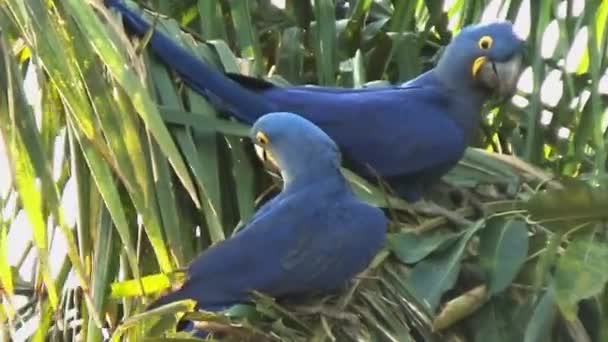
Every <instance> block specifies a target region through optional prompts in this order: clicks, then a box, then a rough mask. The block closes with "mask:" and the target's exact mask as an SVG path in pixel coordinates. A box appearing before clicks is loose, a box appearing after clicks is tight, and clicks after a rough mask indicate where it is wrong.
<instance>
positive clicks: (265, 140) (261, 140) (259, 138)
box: [255, 132, 269, 145]
mask: <svg viewBox="0 0 608 342" xmlns="http://www.w3.org/2000/svg"><path fill="white" fill-rule="evenodd" d="M255 138H256V139H257V141H258V143H260V145H266V144H268V141H269V140H268V137H267V136H266V134H264V133H262V132H258V133H257V134H256V135H255Z"/></svg>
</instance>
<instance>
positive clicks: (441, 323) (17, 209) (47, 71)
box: [0, 0, 608, 341]
mask: <svg viewBox="0 0 608 342" xmlns="http://www.w3.org/2000/svg"><path fill="white" fill-rule="evenodd" d="M276 3H277V2H271V1H269V0H238V1H237V0H231V1H228V0H225V1H224V0H198V1H195V0H187V1H165V0H155V1H148V2H146V3H143V4H144V5H146V7H148V8H149V9H151V10H152V11H147V12H146V13H147V14H146V16H147V17H148V18H150V19H151V20H154V22H155V25H156V27H157V29H160V30H162V31H164V32H165V33H167V34H169V35H170V36H171V37H172V38H174V39H175V41H176V42H178V43H179V44H182V45H183V46H184V47H185V48H187V49H189V50H190V51H191V52H192V53H194V54H196V55H197V56H199V57H200V58H202V59H204V60H205V61H207V62H208V63H210V64H212V65H214V66H215V67H217V68H219V69H223V70H226V71H240V72H243V73H246V74H251V75H256V76H259V77H266V78H268V79H270V80H271V81H273V82H276V83H279V84H287V83H292V84H303V83H313V84H323V85H339V86H345V87H362V86H377V85H382V84H384V83H386V82H391V83H399V82H404V81H406V80H408V79H411V78H412V77H414V76H416V75H418V74H420V73H421V72H423V71H424V70H427V69H428V68H430V67H432V65H433V63H434V61H436V59H437V58H438V56H439V55H440V54H441V51H442V49H441V48H442V46H444V45H445V44H447V43H448V42H449V41H450V39H451V37H452V36H453V35H454V34H457V33H458V31H459V30H460V29H461V28H462V27H463V26H465V25H468V24H471V23H477V22H480V21H481V20H490V19H497V18H501V19H505V18H506V19H509V20H511V21H515V23H516V26H517V28H518V30H519V32H521V33H522V34H523V35H525V36H527V40H528V51H527V56H526V59H527V66H528V68H527V70H526V71H524V73H523V75H522V80H521V82H520V90H519V92H518V94H517V95H516V97H515V98H514V99H513V101H510V102H508V103H498V104H497V103H493V104H490V105H488V106H487V108H486V111H485V114H484V120H483V123H482V125H481V127H480V130H479V135H478V139H477V141H476V144H475V145H476V147H477V148H476V149H470V150H469V151H467V154H466V156H465V158H464V159H463V161H462V162H461V163H460V164H459V166H458V167H456V168H455V169H454V170H453V171H452V172H451V173H450V174H449V175H448V176H446V177H445V180H446V182H447V183H450V184H451V185H453V186H457V187H459V188H461V189H465V190H467V191H470V192H471V193H472V194H473V195H474V196H475V198H476V199H477V200H476V201H479V202H481V203H483V206H484V208H485V210H484V211H483V212H480V211H479V210H474V208H473V206H472V204H471V202H470V201H463V200H461V199H459V198H455V197H457V196H449V195H446V192H445V191H439V190H438V191H436V192H434V193H433V194H432V196H431V199H432V200H433V201H434V202H436V203H439V204H440V205H441V206H443V207H445V208H447V209H448V210H449V211H450V212H451V213H452V214H455V215H459V216H462V217H464V218H465V219H464V220H459V221H458V223H455V222H454V220H448V219H446V217H444V216H437V215H436V214H432V212H431V210H430V209H429V208H430V205H429V203H430V202H422V203H418V204H416V205H414V206H412V205H408V204H407V203H404V202H403V201H401V200H399V199H397V198H394V197H392V196H391V195H390V191H388V190H386V189H383V188H382V187H378V186H374V185H371V184H368V183H367V182H365V181H363V180H361V179H360V178H358V177H357V176H356V175H354V174H352V173H350V172H348V170H345V172H346V173H347V175H348V178H349V179H350V180H351V181H352V184H353V187H354V188H355V189H356V191H357V192H358V193H359V194H360V195H361V196H362V198H364V199H365V200H367V201H369V202H371V203H374V204H376V205H379V206H382V207H384V208H386V211H387V214H388V215H389V216H390V217H391V219H392V226H391V233H390V237H389V241H388V244H387V246H386V248H385V250H383V251H382V252H381V253H380V254H379V255H378V257H377V258H376V260H375V261H374V263H373V264H372V265H371V266H370V268H369V269H368V270H367V271H366V272H365V274H364V275H363V276H361V277H360V278H359V279H358V280H357V281H356V282H355V284H354V285H353V286H352V287H351V288H350V289H346V290H345V291H344V292H343V293H339V294H334V295H330V296H328V297H324V298H320V299H319V298H314V299H311V301H310V303H308V305H306V306H289V305H287V306H280V305H278V304H277V303H275V302H274V301H272V300H271V299H270V298H266V297H264V296H263V295H260V296H259V298H258V299H257V300H256V304H255V305H252V306H237V307H235V308H233V309H232V310H231V316H230V317H229V318H228V317H224V316H215V315H204V314H198V315H195V314H192V313H190V314H189V315H190V317H191V318H195V319H206V320H212V321H215V323H216V324H217V325H219V326H228V327H230V326H233V325H234V324H236V323H239V324H240V326H241V328H238V329H237V328H234V327H233V328H232V329H230V334H229V335H230V336H232V335H235V336H236V337H235V338H236V339H237V340H243V339H245V338H246V337H248V336H251V335H254V334H257V335H256V338H258V339H262V338H264V339H270V340H284V341H310V340H312V341H351V340H352V341H354V340H358V341H361V340H363V341H368V340H369V341H414V340H415V339H418V340H428V341H432V340H437V341H608V314H607V312H606V311H607V310H608V293H607V290H606V286H605V285H606V281H607V280H608V244H607V243H606V241H607V239H608V234H607V230H606V219H607V216H608V192H607V190H606V187H605V186H606V183H607V181H608V179H607V178H606V157H607V154H606V139H607V136H606V126H607V125H608V118H607V114H606V113H607V111H606V108H607V103H606V101H607V98H606V93H608V78H607V76H606V57H607V54H606V46H607V42H608V38H607V36H608V34H607V33H606V30H605V28H606V18H607V16H608V1H605V0H589V1H574V0H567V1H557V0H555V1H552V0H531V1H527V0H511V1H509V0H503V1H500V0H492V1H484V0H470V1H469V0H467V1H465V0H453V1H422V0H392V1H391V0H350V1H343V0H312V1H300V0H286V1H285V2H284V6H280V7H277V6H275V4H276ZM130 4H131V5H133V6H136V5H135V4H134V3H130ZM157 14H160V15H157ZM0 28H1V30H2V31H1V33H0V132H1V134H0V135H1V136H2V141H3V144H2V145H3V146H4V151H5V156H6V160H5V161H4V164H5V166H6V169H8V170H10V172H8V173H7V172H5V173H4V174H3V173H2V170H0V175H4V176H3V178H4V179H2V182H3V184H4V185H5V186H4V187H3V189H0V207H1V209H2V210H0V283H1V284H2V291H1V294H2V304H3V305H2V307H1V308H0V320H1V321H2V325H1V326H0V335H1V336H2V337H3V339H9V338H12V339H14V340H24V339H31V340H33V341H45V340H51V341H71V340H82V341H99V340H102V339H104V338H110V337H111V338H112V339H114V340H119V339H123V338H124V339H127V340H131V341H139V340H145V339H147V340H149V341H158V340H159V339H160V338H161V337H163V338H165V339H168V340H171V339H173V340H187V337H185V336H184V335H183V334H176V333H175V330H174V329H175V322H176V319H177V318H178V317H181V315H182V314H183V312H187V311H190V310H191V308H192V303H190V302H188V301H186V302H182V303H177V304H174V305H171V306H169V307H165V308H162V309H158V310H156V311H154V312H150V313H142V311H143V307H144V305H145V303H146V302H149V300H150V299H151V298H153V296H155V295H156V294H154V293H155V292H158V291H161V290H163V289H165V288H166V287H168V286H169V285H170V284H171V283H174V282H179V278H180V273H179V272H173V271H176V270H178V269H179V268H182V267H184V265H186V264H187V262H188V261H189V260H191V259H192V258H193V257H194V256H196V254H197V253H198V252H199V251H201V250H202V249H204V248H206V247H207V246H209V245H210V244H212V243H214V242H217V241H220V240H222V239H224V238H227V237H229V236H230V235H231V234H232V233H233V232H234V231H235V230H236V229H238V227H240V225H241V224H242V223H244V222H246V221H247V219H248V218H249V217H250V216H251V215H252V213H253V212H254V210H255V207H256V206H257V205H258V204H259V202H261V201H264V200H265V199H267V198H268V196H271V195H272V193H273V192H276V191H277V180H276V179H273V178H272V177H270V176H269V175H268V174H267V173H265V172H264V171H263V168H262V166H261V164H260V163H259V162H258V161H257V160H256V159H255V157H254V156H253V153H252V150H251V146H250V144H249V143H248V142H247V140H246V139H244V138H243V137H244V136H245V135H246V133H247V127H246V126H244V125H242V124H240V123H237V122H236V121H234V120H231V119H229V118H228V117H227V116H226V115H224V114H223V113H218V112H216V111H215V110H214V108H213V107H211V106H210V105H209V104H208V103H207V102H206V101H205V99H204V98H203V97H201V96H199V95H198V94H196V93H194V92H193V91H192V90H190V89H188V88H187V87H186V86H184V85H183V84H182V83H181V82H180V80H179V79H177V78H176V77H175V76H174V74H173V73H172V72H171V70H167V69H166V68H165V67H164V66H163V65H162V64H160V63H159V62H158V61H157V60H156V58H155V57H154V56H153V55H152V54H150V53H148V52H147V51H146V50H145V43H146V41H145V39H144V40H142V41H132V40H130V39H129V38H128V37H127V36H126V35H125V34H124V32H123V29H122V26H121V25H120V22H119V20H118V18H117V17H116V16H115V15H114V14H112V13H110V12H109V11H108V10H107V9H105V7H104V6H103V4H102V3H101V1H97V0H90V1H80V0H49V1H42V0H5V1H1V2H0ZM24 84H25V85H26V87H25V88H24ZM33 89H34V90H35V89H38V90H39V93H38V92H36V91H34V90H33ZM36 94H38V95H39V96H36ZM423 114H424V113H421V115H423ZM370 115H373V113H370ZM0 169H2V168H0ZM260 253H264V251H260ZM144 292H145V295H144ZM235 322H236V323H235ZM180 338H181V339H180Z"/></svg>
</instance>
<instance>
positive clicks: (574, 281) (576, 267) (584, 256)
mask: <svg viewBox="0 0 608 342" xmlns="http://www.w3.org/2000/svg"><path fill="white" fill-rule="evenodd" d="M607 269H608V245H606V244H605V243H602V242H599V241H586V240H582V239H577V240H575V241H573V242H571V243H570V245H568V248H567V249H566V253H565V254H564V255H563V256H562V257H561V258H560V260H559V262H558V263H557V270H556V272H555V278H554V283H553V284H554V287H555V299H556V301H557V304H558V305H559V308H560V310H561V312H562V313H563V315H564V317H565V318H566V319H568V320H573V319H575V318H576V313H577V310H578V307H577V304H578V302H579V301H580V300H582V299H585V298H589V297H591V296H594V295H596V294H599V293H601V292H602V290H603V289H604V286H605V285H606V282H608V272H606V270H607Z"/></svg>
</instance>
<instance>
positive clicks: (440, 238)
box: [387, 232, 458, 264]
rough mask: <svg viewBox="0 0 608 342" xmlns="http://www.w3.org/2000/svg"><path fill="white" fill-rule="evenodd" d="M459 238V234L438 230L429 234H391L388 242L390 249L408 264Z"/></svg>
mask: <svg viewBox="0 0 608 342" xmlns="http://www.w3.org/2000/svg"><path fill="white" fill-rule="evenodd" d="M457 238H458V235H457V234H446V233H445V232H438V233H433V234H428V235H419V234H416V233H411V232H406V233H396V234H389V236H388V238H387V243H388V247H389V249H390V250H391V251H392V252H393V253H394V254H395V255H396V256H397V257H398V258H399V260H401V261H402V262H404V263H406V264H413V263H417V262H418V261H420V260H422V259H424V258H426V257H427V256H428V255H429V254H431V253H433V252H434V251H435V250H437V249H438V248H439V247H440V246H443V245H447V244H449V243H451V242H453V241H454V240H456V239H457Z"/></svg>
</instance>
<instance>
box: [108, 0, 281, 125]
mask: <svg viewBox="0 0 608 342" xmlns="http://www.w3.org/2000/svg"><path fill="white" fill-rule="evenodd" d="M105 4H106V6H108V7H110V8H113V9H115V10H116V11H118V12H119V13H120V14H121V15H122V18H123V22H124V24H125V27H126V29H127V30H128V31H129V32H131V33H132V34H135V35H137V36H139V37H143V36H145V35H146V33H148V31H149V30H150V29H151V25H150V24H149V23H148V22H146V21H145V20H144V19H143V18H142V16H141V15H139V14H137V13H135V12H134V11H133V10H132V9H130V8H128V7H127V6H126V4H125V3H124V2H123V1H121V0H106V2H105ZM149 46H150V48H151V49H152V51H154V53H155V54H156V56H157V57H158V58H159V59H160V60H161V61H162V62H163V63H165V64H167V65H168V66H169V67H171V68H172V69H174V70H175V71H176V72H177V73H178V74H179V75H180V77H181V78H182V79H183V80H184V82H186V84H188V85H189V86H190V87H191V88H192V89H193V90H194V91H196V92H197V93H199V94H201V95H205V96H209V95H212V96H211V98H212V100H213V99H217V100H220V102H221V106H222V107H224V108H225V109H227V110H229V111H230V112H231V113H232V114H233V115H234V116H236V117H237V118H238V119H240V120H243V121H245V122H247V123H253V122H254V121H255V120H256V119H257V118H258V117H260V116H262V115H264V114H266V113H269V112H273V111H276V108H275V106H274V105H273V104H272V103H269V102H268V101H266V100H265V99H264V98H263V97H262V96H260V95H259V94H256V93H255V92H253V91H251V90H248V89H247V88H245V87H243V86H241V85H240V84H238V83H237V82H235V81H233V80H232V79H231V78H229V77H227V76H226V75H225V74H223V73H221V72H218V71H217V70H215V69H213V68H212V67H210V66H209V65H207V64H206V63H204V62H203V61H201V60H200V59H199V58H197V57H195V56H193V55H192V54H191V53H189V52H188V51H186V50H185V49H184V48H182V47H181V46H179V45H177V44H176V43H175V42H173V41H172V40H171V39H170V38H169V37H167V36H166V35H165V34H163V33H161V32H159V31H158V30H155V31H154V33H153V34H152V36H151V38H150V42H149Z"/></svg>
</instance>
